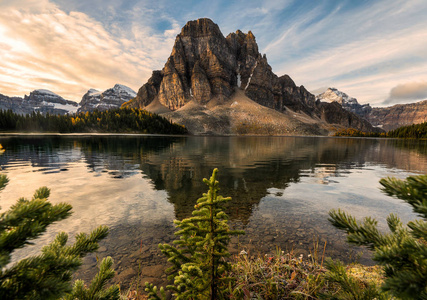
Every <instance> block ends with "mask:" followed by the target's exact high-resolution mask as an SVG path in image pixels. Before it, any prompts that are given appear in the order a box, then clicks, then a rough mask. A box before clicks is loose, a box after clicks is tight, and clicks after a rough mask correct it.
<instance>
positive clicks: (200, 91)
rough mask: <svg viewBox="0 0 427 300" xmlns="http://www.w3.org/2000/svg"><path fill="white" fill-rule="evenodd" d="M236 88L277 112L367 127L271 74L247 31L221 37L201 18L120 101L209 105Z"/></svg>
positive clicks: (170, 105) (167, 106)
mask: <svg viewBox="0 0 427 300" xmlns="http://www.w3.org/2000/svg"><path fill="white" fill-rule="evenodd" d="M236 91H242V92H243V94H244V96H246V97H247V98H249V99H250V100H252V101H254V102H255V103H257V104H258V105H262V106H265V107H267V108H270V109H273V110H276V111H278V112H280V113H284V112H286V111H288V110H290V111H291V112H299V113H304V114H306V115H307V117H308V118H312V119H313V120H311V121H310V122H312V123H316V122H327V123H331V122H335V121H337V122H340V123H342V124H341V125H342V126H345V127H348V126H352V127H356V128H359V129H361V130H362V129H363V130H367V131H369V130H370V129H371V128H372V126H369V123H367V122H366V121H362V120H359V119H358V117H357V116H355V115H351V114H350V113H348V112H345V111H344V110H343V109H342V108H340V107H335V106H334V105H332V106H331V104H330V103H321V102H320V101H319V103H317V102H316V99H315V96H314V95H313V94H311V93H309V92H308V91H307V90H306V89H305V88H304V86H297V85H296V84H295V82H294V81H293V80H292V79H291V78H290V77H289V76H288V75H283V76H281V77H278V76H277V75H276V74H274V73H273V71H272V68H271V66H270V65H269V64H268V61H267V57H266V55H265V54H264V55H262V54H261V53H260V52H259V49H258V44H257V42H256V38H255V35H254V34H253V33H252V32H251V31H249V32H248V33H244V32H242V31H241V30H237V31H236V32H233V33H230V34H228V35H227V37H224V35H223V34H222V33H221V31H220V29H219V27H218V25H217V24H215V23H214V22H213V21H212V20H210V19H206V18H203V19H198V20H194V21H189V22H187V24H185V26H184V27H183V28H182V30H181V32H180V33H179V34H178V35H177V36H176V39H175V43H174V46H173V49H172V52H171V55H170V57H169V58H168V60H167V62H166V63H165V65H164V67H163V69H162V70H159V71H154V72H153V74H152V76H151V78H150V79H148V81H147V83H145V84H144V85H143V86H142V87H141V88H140V89H139V91H138V94H137V96H136V97H135V98H134V99H132V100H131V101H129V102H127V103H125V104H124V106H129V107H139V108H145V107H147V106H150V107H157V108H158V107H160V106H162V107H164V109H162V111H169V110H170V111H172V112H174V111H178V110H180V109H181V108H182V107H184V106H186V105H187V104H189V103H190V102H191V103H192V104H191V105H192V106H194V104H197V105H203V106H205V105H206V106H207V107H213V106H217V105H226V104H227V103H228V102H229V101H230V99H232V98H233V97H234V96H235V93H236ZM152 103H154V104H152ZM263 111H264V110H263ZM329 114H334V115H336V114H338V116H330V115H329ZM171 117H172V118H173V116H171ZM186 118H191V116H190V115H187V116H186ZM186 118H183V119H186ZM220 119H221V118H220ZM223 119H224V120H225V119H226V118H223ZM188 122H191V120H188ZM224 126H226V125H224ZM322 126H323V125H322ZM362 127H363V128H362ZM206 131H210V129H206Z"/></svg>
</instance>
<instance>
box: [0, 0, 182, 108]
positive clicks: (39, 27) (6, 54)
mask: <svg viewBox="0 0 427 300" xmlns="http://www.w3.org/2000/svg"><path fill="white" fill-rule="evenodd" d="M19 1H20V3H21V4H22V7H25V9H20V8H15V7H14V6H12V5H9V3H8V2H5V3H2V4H0V41H1V44H0V56H1V57H2V60H0V70H1V71H2V73H1V74H0V81H2V82H3V84H2V85H1V88H2V90H0V93H3V94H7V95H16V96H23V95H24V94H26V93H27V94H28V93H29V92H30V91H31V90H33V89H37V88H45V89H50V90H52V91H54V92H55V93H57V94H60V95H61V96H63V97H64V98H67V99H71V100H74V101H80V99H81V97H82V95H83V94H84V93H85V92H86V91H87V90H88V89H89V88H92V87H93V88H97V89H99V90H104V89H107V88H110V87H112V86H113V85H114V84H115V83H122V84H125V85H128V86H129V87H131V88H133V89H135V90H138V88H139V87H140V86H141V85H142V84H143V83H144V82H145V81H146V80H147V79H148V77H149V76H150V75H151V71H152V70H153V69H155V68H159V66H160V64H159V61H160V60H162V61H163V60H166V58H167V55H168V54H169V53H167V54H165V53H164V52H163V51H156V50H157V48H156V46H159V45H161V44H162V43H159V40H166V41H167V43H169V44H171V43H173V40H174V31H173V30H171V29H169V30H168V31H166V32H165V33H164V34H160V35H161V37H159V35H157V36H156V35H149V33H145V32H146V30H145V28H144V27H133V28H134V29H135V33H134V34H133V35H131V36H130V37H129V36H126V35H125V32H124V30H122V31H118V32H116V35H113V34H112V33H111V32H109V31H107V30H106V29H105V27H104V25H103V24H102V23H101V22H98V21H96V20H94V19H93V18H91V17H90V16H88V15H86V14H84V13H81V12H75V11H70V12H69V13H66V12H64V11H62V10H61V9H59V8H58V7H57V6H56V5H54V4H52V3H50V2H48V1H42V2H37V1H24V0H19ZM24 3H27V4H28V5H23V4H24ZM41 3H42V4H41ZM32 4H34V5H33V6H31V5H32ZM174 29H176V28H174ZM142 43H146V46H145V47H144V46H143V45H141V44H142ZM161 46H163V45H161ZM168 46H169V45H168ZM164 48H166V47H164ZM170 48H171V45H170V47H168V49H169V50H168V51H170ZM158 52H161V56H162V57H160V56H159V54H158ZM40 78H44V79H45V80H44V81H43V82H40Z"/></svg>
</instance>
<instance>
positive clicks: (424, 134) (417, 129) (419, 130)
mask: <svg viewBox="0 0 427 300" xmlns="http://www.w3.org/2000/svg"><path fill="white" fill-rule="evenodd" d="M387 137H393V138H412V139H425V138H427V122H424V123H421V124H412V125H409V126H403V127H399V128H397V129H395V130H390V131H389V132H387Z"/></svg>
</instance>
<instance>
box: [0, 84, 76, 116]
mask: <svg viewBox="0 0 427 300" xmlns="http://www.w3.org/2000/svg"><path fill="white" fill-rule="evenodd" d="M77 108H78V104H77V103H76V102H74V101H70V100H65V99H64V98H62V97H61V96H59V95H57V94H55V93H53V92H51V91H49V90H44V89H39V90H34V91H32V92H31V93H30V95H28V96H27V95H25V96H24V98H20V97H8V96H5V95H1V94H0V109H11V110H12V111H14V112H15V113H18V114H30V113H32V112H41V113H43V114H46V113H49V114H55V115H65V114H69V113H75V112H76V111H77Z"/></svg>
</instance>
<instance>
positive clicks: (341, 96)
mask: <svg viewBox="0 0 427 300" xmlns="http://www.w3.org/2000/svg"><path fill="white" fill-rule="evenodd" d="M316 100H320V101H324V102H338V103H339V104H341V106H342V107H343V108H344V109H345V110H348V111H351V112H352V113H355V114H357V115H359V116H362V117H364V116H366V115H367V114H369V113H370V112H371V111H372V107H371V106H370V105H369V104H359V102H357V99H356V98H353V97H350V96H349V95H347V94H346V93H344V92H341V91H339V90H338V89H336V88H328V89H327V90H326V91H325V92H324V93H321V94H319V95H317V96H316Z"/></svg>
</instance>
